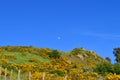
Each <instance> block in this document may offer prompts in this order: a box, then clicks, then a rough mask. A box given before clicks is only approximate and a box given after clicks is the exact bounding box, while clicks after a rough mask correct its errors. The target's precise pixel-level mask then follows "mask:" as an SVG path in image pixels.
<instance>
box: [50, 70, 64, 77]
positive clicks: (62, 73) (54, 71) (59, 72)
mask: <svg viewBox="0 0 120 80" xmlns="http://www.w3.org/2000/svg"><path fill="white" fill-rule="evenodd" d="M50 73H52V74H55V73H56V74H57V75H59V76H65V73H64V72H63V71H60V70H53V71H51V72H50Z"/></svg>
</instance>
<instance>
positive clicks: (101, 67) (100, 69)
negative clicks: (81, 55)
mask: <svg viewBox="0 0 120 80" xmlns="http://www.w3.org/2000/svg"><path fill="white" fill-rule="evenodd" d="M94 71H95V72H97V73H98V74H101V75H103V76H106V75H107V74H108V73H114V67H113V65H112V64H111V63H109V62H103V63H100V64H98V65H97V66H96V68H95V69H94Z"/></svg>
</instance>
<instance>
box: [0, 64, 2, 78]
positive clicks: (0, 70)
mask: <svg viewBox="0 0 120 80" xmlns="http://www.w3.org/2000/svg"><path fill="white" fill-rule="evenodd" d="M0 80H2V66H0Z"/></svg>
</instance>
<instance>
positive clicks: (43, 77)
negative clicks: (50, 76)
mask: <svg viewBox="0 0 120 80" xmlns="http://www.w3.org/2000/svg"><path fill="white" fill-rule="evenodd" d="M44 79H45V72H43V76H42V80H44Z"/></svg>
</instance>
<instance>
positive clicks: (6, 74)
mask: <svg viewBox="0 0 120 80" xmlns="http://www.w3.org/2000/svg"><path fill="white" fill-rule="evenodd" d="M6 75H7V68H5V75H4V80H6Z"/></svg>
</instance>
